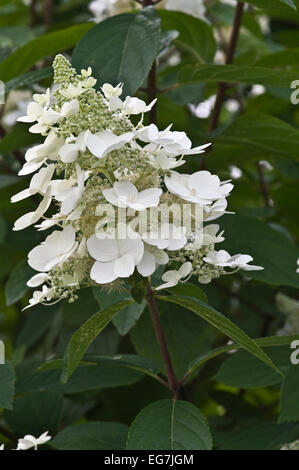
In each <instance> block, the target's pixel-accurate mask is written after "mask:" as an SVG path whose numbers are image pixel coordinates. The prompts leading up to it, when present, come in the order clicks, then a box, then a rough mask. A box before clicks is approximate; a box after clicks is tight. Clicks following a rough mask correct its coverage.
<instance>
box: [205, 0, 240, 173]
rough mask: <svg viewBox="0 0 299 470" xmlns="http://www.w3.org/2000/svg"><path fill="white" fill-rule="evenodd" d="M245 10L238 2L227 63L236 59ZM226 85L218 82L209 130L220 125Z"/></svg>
mask: <svg viewBox="0 0 299 470" xmlns="http://www.w3.org/2000/svg"><path fill="white" fill-rule="evenodd" d="M243 10H244V3H242V2H238V3H237V6H236V10H235V17H234V23H233V27H232V32H231V36H230V40H229V44H228V48H227V54H226V59H225V64H226V65H229V64H232V62H233V59H234V54H235V51H236V46H237V42H238V37H239V32H240V28H241V23H242V15H243ZM226 87H227V84H226V83H225V82H219V83H218V89H217V95H216V101H215V105H214V109H213V112H212V116H211V120H210V124H209V132H212V131H214V130H215V129H216V128H217V127H218V123H219V117H220V113H221V109H222V105H223V103H224V97H225V90H226ZM206 153H208V152H206ZM201 163H202V165H201V168H202V169H204V168H205V158H204V157H203V158H202V160H201Z"/></svg>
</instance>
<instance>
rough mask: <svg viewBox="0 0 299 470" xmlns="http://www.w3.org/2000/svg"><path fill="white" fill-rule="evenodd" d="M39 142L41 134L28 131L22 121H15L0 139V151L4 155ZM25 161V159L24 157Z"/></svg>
mask: <svg viewBox="0 0 299 470" xmlns="http://www.w3.org/2000/svg"><path fill="white" fill-rule="evenodd" d="M38 142H41V136H40V135H38V134H31V133H30V132H28V126H27V125H26V124H23V123H20V122H19V123H17V124H16V125H15V126H14V127H13V129H12V130H11V131H10V132H9V133H8V134H6V135H5V136H4V137H3V139H1V141H0V152H1V154H3V155H5V154H7V153H10V152H13V151H14V150H18V149H20V148H23V147H29V146H30V145H32V144H36V143H38ZM24 161H25V159H24Z"/></svg>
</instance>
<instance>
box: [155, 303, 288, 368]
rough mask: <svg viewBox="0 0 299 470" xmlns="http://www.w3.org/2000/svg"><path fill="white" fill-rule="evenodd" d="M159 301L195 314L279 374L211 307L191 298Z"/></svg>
mask: <svg viewBox="0 0 299 470" xmlns="http://www.w3.org/2000/svg"><path fill="white" fill-rule="evenodd" d="M159 299H161V300H165V301H166V302H171V303H174V304H177V305H181V306H182V307H185V308H187V309H189V310H191V311H192V312H194V313H196V314H197V315H199V316H200V317H202V318H203V319H204V320H206V321H207V322H208V323H210V324H211V325H213V326H214V327H215V328H217V329H218V330H220V331H221V332H222V333H224V334H225V335H227V336H228V337H229V338H231V339H232V340H234V341H236V342H237V343H239V344H240V345H242V347H243V348H244V349H246V350H247V351H248V352H250V353H251V354H253V355H254V356H256V357H257V358H258V359H260V360H261V361H263V362H264V363H265V364H267V365H268V366H269V367H271V368H272V369H274V370H276V371H277V372H279V373H280V371H279V370H278V369H277V367H276V366H275V364H273V362H272V361H271V359H270V358H269V357H268V356H267V354H266V353H265V352H264V351H263V350H262V349H261V348H260V347H259V346H258V344H257V343H255V341H254V340H252V339H251V338H250V337H249V336H248V335H247V334H246V333H244V331H242V330H240V328H238V327H237V326H236V325H235V324H234V323H233V322H231V321H230V320H229V319H228V318H227V317H225V316H224V315H222V313H220V312H217V310H215V309H214V308H213V307H211V306H210V305H207V304H205V303H204V302H202V301H201V300H196V299H193V298H188V297H182V296H176V295H170V296H167V297H162V296H159Z"/></svg>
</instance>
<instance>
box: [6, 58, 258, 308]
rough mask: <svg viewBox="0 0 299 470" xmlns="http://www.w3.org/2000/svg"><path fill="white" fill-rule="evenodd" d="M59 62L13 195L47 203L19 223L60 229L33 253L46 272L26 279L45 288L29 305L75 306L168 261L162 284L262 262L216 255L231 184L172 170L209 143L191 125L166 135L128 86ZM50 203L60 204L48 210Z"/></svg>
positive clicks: (30, 113)
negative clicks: (194, 136) (81, 293)
mask: <svg viewBox="0 0 299 470" xmlns="http://www.w3.org/2000/svg"><path fill="white" fill-rule="evenodd" d="M53 66H54V80H55V82H56V84H58V85H59V86H58V88H57V90H56V91H55V93H54V98H52V99H50V94H49V92H47V93H46V94H44V95H34V102H33V103H30V104H29V105H28V108H27V115H26V116H23V117H21V118H20V120H21V121H23V122H28V123H30V124H31V127H30V129H29V131H30V132H33V133H40V134H41V135H43V136H44V137H45V140H44V143H43V144H40V145H36V146H35V147H33V148H30V149H29V150H27V152H26V157H25V158H26V162H25V164H24V166H23V168H22V169H21V170H20V172H19V174H20V175H27V174H31V173H34V172H36V173H35V174H34V175H33V177H32V178H31V181H30V184H29V188H28V189H25V190H23V191H21V192H19V193H18V194H16V195H15V196H13V197H12V202H14V203H15V202H18V201H20V200H22V199H24V198H27V197H29V196H31V195H35V197H38V195H40V196H41V197H42V200H41V202H40V203H39V205H38V207H37V209H36V210H35V211H32V212H30V213H28V214H25V215H23V216H22V217H20V218H19V219H18V220H17V221H16V222H15V226H14V230H21V229H23V228H26V227H28V226H30V225H32V224H35V226H36V228H37V229H38V230H47V229H51V233H50V235H48V236H47V237H46V239H45V241H44V242H42V243H41V244H40V245H38V246H37V247H35V248H33V249H32V250H31V251H30V253H29V256H28V262H29V265H30V266H31V267H32V268H33V269H35V270H36V271H38V274H36V275H35V276H33V277H32V278H31V279H30V280H29V281H28V286H30V287H38V286H41V287H40V290H37V291H35V292H34V293H33V297H32V299H31V300H30V303H29V306H28V307H30V306H33V305H36V304H37V303H39V302H41V303H45V304H47V303H53V302H57V301H59V300H61V299H63V298H68V299H69V301H70V302H72V301H74V300H75V299H76V297H77V294H76V292H77V291H78V290H79V289H80V288H82V287H89V286H94V285H102V286H105V285H108V286H109V289H113V288H114V287H115V286H118V285H119V282H121V280H122V279H126V278H129V277H130V276H132V275H133V274H134V273H135V275H136V273H137V274H138V273H139V274H138V275H139V276H143V277H147V276H150V275H151V274H153V273H154V272H155V270H156V269H157V268H158V267H159V266H165V270H166V272H165V274H164V275H163V276H162V280H163V281H164V282H165V284H163V285H161V286H160V287H159V289H162V288H166V287H169V286H170V285H171V286H172V285H175V284H177V283H178V282H183V281H185V280H186V279H189V277H191V276H196V277H197V279H198V280H199V282H201V283H207V282H210V281H211V280H212V279H213V278H217V277H219V276H220V275H222V274H228V273H229V272H235V271H236V270H239V269H243V270H252V269H262V268H261V267H259V266H253V265H250V264H248V263H249V262H250V261H252V258H251V257H250V256H248V255H241V254H238V255H235V256H231V255H230V254H229V253H227V252H226V251H224V250H220V251H216V250H215V244H217V243H219V242H221V241H222V240H224V238H223V232H221V231H220V228H219V225H217V224H214V223H213V224H206V223H207V222H209V221H212V220H215V219H217V218H219V217H221V216H222V215H223V214H225V213H226V212H227V211H226V208H227V200H226V198H227V197H228V196H229V194H230V192H231V190H232V189H233V185H232V184H231V183H230V182H229V181H223V182H222V181H220V179H219V178H218V176H217V175H212V174H211V173H210V172H208V171H197V172H195V173H193V174H192V175H188V174H184V173H178V172H177V171H175V170H174V168H176V167H178V166H181V165H183V164H184V160H183V158H184V157H188V156H190V157H188V158H192V157H191V155H195V154H200V153H202V152H204V151H205V149H206V148H207V146H208V145H210V144H204V145H201V146H197V147H194V148H192V143H191V140H190V139H189V138H188V137H187V135H186V133H185V132H182V131H176V130H172V129H171V125H170V126H168V127H167V128H166V129H164V130H162V131H160V130H159V129H158V127H157V126H156V125H154V124H150V125H148V126H144V125H143V115H144V113H145V112H147V111H148V110H150V109H151V107H152V105H153V102H152V103H150V104H149V105H146V103H145V102H144V101H142V100H141V99H139V98H135V97H126V98H125V99H124V100H122V99H121V98H120V96H121V93H122V85H121V84H118V85H117V86H116V87H114V86H112V85H110V84H107V83H106V84H104V85H103V86H102V88H101V91H97V90H96V89H95V88H94V87H95V84H96V80H95V79H94V78H93V77H92V75H91V74H92V70H91V68H90V67H89V68H88V70H81V73H80V74H77V73H76V71H75V70H74V69H73V68H72V67H71V65H70V64H69V62H68V61H67V59H66V58H65V57H63V56H62V55H58V56H56V58H55V60H54V64H53ZM135 114H139V115H140V119H139V122H138V124H137V125H134V124H133V123H132V121H131V119H130V116H131V115H135ZM50 206H51V207H52V209H54V210H56V212H55V213H53V212H52V213H51V214H50V215H49V216H47V215H46V213H47V211H48V210H49V208H50ZM186 207H187V209H188V211H189V212H190V221H191V222H190V224H189V225H188V226H187V224H186V223H185V221H184V219H179V221H178V220H177V219H176V213H175V210H174V208H176V210H177V212H179V213H181V212H184V210H185V209H186ZM123 211H125V218H124V219H123ZM107 214H108V215H109V214H110V215H111V214H112V216H113V217H112V216H111V217H112V219H110V218H109V217H110V216H109V217H108V215H107ZM154 214H156V216H157V217H156V218H154V217H153V215H154ZM157 214H158V215H157ZM163 214H164V215H165V214H167V215H168V219H167V220H164V219H163V217H164V216H163ZM196 214H200V216H199V217H198V216H196ZM40 219H42V220H40ZM111 220H114V222H115V227H116V228H115V227H114V229H112V228H111V224H110V223H111ZM121 220H122V225H121V223H120V222H121ZM120 227H124V228H125V234H124V235H123V234H122V232H121V229H120ZM26 308H27V307H26Z"/></svg>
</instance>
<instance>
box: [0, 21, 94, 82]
mask: <svg viewBox="0 0 299 470" xmlns="http://www.w3.org/2000/svg"><path fill="white" fill-rule="evenodd" d="M91 28H93V24H92V23H83V24H78V25H74V26H70V27H69V28H65V29H60V30H58V31H54V32H51V33H48V34H45V35H44V36H39V37H38V38H36V39H33V40H32V41H30V42H28V43H27V44H26V45H25V46H22V47H20V48H19V49H17V50H16V51H15V52H14V53H13V54H11V55H10V56H9V57H8V58H7V59H5V60H4V61H3V62H1V64H0V80H2V81H3V82H8V81H9V80H11V79H12V78H14V77H16V76H18V75H21V74H23V73H25V72H26V71H27V70H29V69H30V68H31V67H32V66H33V65H34V64H36V62H38V61H39V60H41V59H43V58H45V57H49V56H51V55H53V54H57V53H58V52H61V51H65V50H67V49H69V48H71V47H73V46H74V45H75V44H76V43H77V42H78V41H79V39H81V37H82V36H83V35H84V34H85V33H86V32H87V31H88V30H90V29H91Z"/></svg>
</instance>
